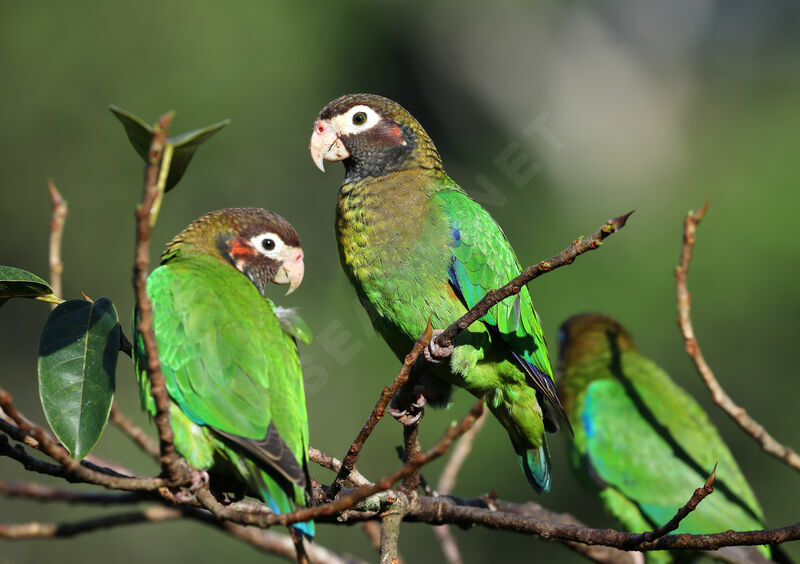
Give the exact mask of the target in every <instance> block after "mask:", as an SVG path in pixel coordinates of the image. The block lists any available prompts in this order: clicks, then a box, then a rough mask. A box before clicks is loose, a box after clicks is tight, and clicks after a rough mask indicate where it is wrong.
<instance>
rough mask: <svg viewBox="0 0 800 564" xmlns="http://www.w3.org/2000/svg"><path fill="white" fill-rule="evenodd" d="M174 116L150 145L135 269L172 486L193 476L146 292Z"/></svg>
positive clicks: (162, 449)
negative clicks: (178, 444)
mask: <svg viewBox="0 0 800 564" xmlns="http://www.w3.org/2000/svg"><path fill="white" fill-rule="evenodd" d="M172 117H173V114H172V113H168V114H165V115H164V116H162V117H161V118H160V119H159V120H158V123H157V124H156V127H155V128H154V134H153V141H152V143H151V144H150V151H149V153H148V165H147V170H146V182H145V187H144V191H143V194H142V201H141V203H140V204H139V205H138V207H137V209H136V262H135V264H134V268H133V287H134V290H135V293H136V307H137V310H138V315H139V322H138V323H137V325H136V330H137V331H138V332H139V334H141V336H142V340H143V341H144V345H145V351H146V357H147V358H146V370H147V377H148V378H149V379H150V393H151V394H152V396H153V399H154V400H155V405H156V414H155V417H153V420H154V421H155V424H156V428H157V429H158V436H159V439H160V454H161V456H160V462H161V468H162V469H163V470H164V472H165V473H166V475H167V480H168V482H169V484H170V485H173V486H175V485H178V484H181V483H185V482H187V481H188V477H189V476H188V471H187V469H186V468H185V466H184V465H182V464H181V461H180V458H179V457H178V453H177V451H176V450H175V444H174V442H173V441H174V438H175V437H174V434H173V432H172V427H171V426H170V424H169V409H170V400H169V396H168V395H167V387H166V383H165V380H164V374H163V372H162V371H161V361H160V360H159V358H158V346H157V345H156V338H155V334H154V332H153V305H152V303H151V302H150V298H149V296H148V295H147V290H146V284H147V276H148V268H149V264H150V234H151V232H152V229H153V222H154V216H153V214H152V212H153V208H154V206H156V205H157V202H158V201H159V199H160V197H161V195H162V194H163V193H164V190H163V183H162V184H161V185H159V182H160V180H161V179H162V177H165V176H166V174H165V171H164V169H166V170H168V169H169V162H168V157H169V155H170V154H171V145H169V144H167V128H168V127H169V124H170V121H172ZM162 157H165V158H163V159H162Z"/></svg>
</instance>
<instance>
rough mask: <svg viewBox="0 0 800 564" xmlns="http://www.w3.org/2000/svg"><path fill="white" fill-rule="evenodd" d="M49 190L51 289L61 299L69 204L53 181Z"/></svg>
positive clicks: (49, 181)
mask: <svg viewBox="0 0 800 564" xmlns="http://www.w3.org/2000/svg"><path fill="white" fill-rule="evenodd" d="M47 188H48V189H49V191H50V206H51V207H52V209H53V211H52V215H51V216H50V252H49V261H48V262H49V263H50V287H51V288H52V289H53V294H55V295H56V296H58V297H59V298H61V297H63V296H62V292H61V273H62V272H63V271H64V264H63V263H62V262H61V237H62V235H63V233H64V222H65V221H66V220H67V202H66V201H65V200H64V198H62V197H61V194H60V193H59V191H58V190H57V189H56V185H55V184H54V183H53V181H52V180H48V181H47ZM57 305H58V304H50V309H55V308H56V306H57Z"/></svg>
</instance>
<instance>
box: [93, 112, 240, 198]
mask: <svg viewBox="0 0 800 564" xmlns="http://www.w3.org/2000/svg"><path fill="white" fill-rule="evenodd" d="M109 109H110V110H111V112H112V113H113V114H114V115H115V116H116V117H117V119H118V120H119V121H120V122H122V125H123V127H124V128H125V133H127V134H128V139H129V140H130V142H131V145H133V148H134V149H136V152H137V153H139V156H140V157H142V158H143V159H144V161H145V162H147V160H148V153H149V151H150V143H152V141H153V127H152V126H151V125H148V124H147V123H145V122H144V120H142V119H141V118H139V117H138V116H135V115H133V114H132V113H130V112H127V111H125V110H123V109H121V108H118V107H116V106H109ZM230 122H231V120H229V119H226V120H224V121H221V122H219V123H215V124H213V125H209V126H208V127H203V128H202V129H195V130H194V131H190V132H188V133H182V134H180V135H176V136H174V137H170V138H169V139H167V143H169V144H170V145H172V146H173V147H174V153H173V155H172V164H171V165H170V170H169V175H168V176H167V183H166V186H165V187H164V191H165V192H168V191H169V190H170V189H172V188H173V187H174V186H175V185H176V184H177V183H178V182H179V181H180V179H181V178H183V174H184V173H185V172H186V169H187V167H188V166H189V162H190V161H191V160H192V157H193V156H194V153H195V151H197V149H198V148H200V145H202V144H203V143H205V142H206V141H207V140H208V139H209V138H211V136H212V135H214V134H215V133H216V132H217V131H219V130H220V129H222V128H223V127H225V126H226V125H228V124H229V123H230Z"/></svg>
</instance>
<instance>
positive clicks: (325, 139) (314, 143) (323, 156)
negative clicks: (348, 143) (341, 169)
mask: <svg viewBox="0 0 800 564" xmlns="http://www.w3.org/2000/svg"><path fill="white" fill-rule="evenodd" d="M308 149H309V151H311V159H312V160H313V161H314V164H315V165H317V168H318V169H320V170H321V171H322V172H325V165H324V164H323V162H324V161H341V160H344V159H346V158H347V157H349V156H350V152H349V151H348V150H347V148H346V147H345V146H344V143H343V142H342V140H341V138H340V137H339V134H338V132H337V131H336V129H335V128H334V127H333V125H332V124H331V122H330V121H329V120H326V119H318V120H317V121H316V122H315V123H314V132H313V133H312V134H311V142H310V143H309V144H308Z"/></svg>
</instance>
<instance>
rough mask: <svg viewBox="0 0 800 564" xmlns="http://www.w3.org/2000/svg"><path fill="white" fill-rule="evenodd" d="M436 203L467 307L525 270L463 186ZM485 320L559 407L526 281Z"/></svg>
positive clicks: (441, 194) (444, 193)
mask: <svg viewBox="0 0 800 564" xmlns="http://www.w3.org/2000/svg"><path fill="white" fill-rule="evenodd" d="M435 199H436V202H437V203H439V205H440V206H441V209H442V210H443V212H444V213H445V215H446V216H447V218H448V220H449V224H450V229H451V232H452V243H451V256H452V262H451V266H450V271H449V277H450V283H451V285H452V286H453V288H454V290H455V291H456V294H457V295H458V296H459V297H460V298H461V300H462V301H463V302H464V305H465V306H466V307H467V308H471V307H473V306H474V305H475V304H476V303H478V302H479V301H480V300H481V298H483V297H484V296H485V295H486V293H487V292H488V291H489V290H492V289H495V288H498V287H500V286H503V285H504V284H506V283H507V282H509V281H511V279H512V278H514V277H516V276H518V275H519V274H520V272H521V271H522V269H521V267H520V265H519V261H518V260H517V257H516V255H515V254H514V251H513V250H512V249H511V245H510V244H509V242H508V239H506V236H505V234H504V233H503V231H502V229H500V226H499V225H498V224H497V222H495V220H494V219H493V218H492V217H491V216H490V215H489V213H488V212H487V211H486V210H485V209H483V207H481V206H480V205H479V204H478V203H476V202H475V201H473V200H472V199H471V198H470V197H469V196H467V195H466V194H465V193H464V192H463V191H461V190H458V189H452V190H441V191H439V192H438V193H437V195H436V196H435ZM481 321H483V323H485V324H486V325H487V326H489V327H490V328H491V329H493V330H495V331H496V332H497V333H499V334H500V336H501V337H502V339H503V341H504V342H505V343H506V345H507V346H508V348H509V351H510V352H511V353H512V355H513V356H514V358H515V359H516V361H517V364H518V365H519V366H520V368H521V369H522V370H524V371H525V373H526V375H527V376H528V382H529V383H530V384H531V385H532V386H533V387H534V388H536V389H537V390H539V391H540V392H541V393H542V394H543V395H544V397H546V398H547V399H548V401H549V402H550V403H551V404H552V405H553V406H554V407H555V408H556V409H557V410H558V411H559V412H560V414H561V415H562V416H563V418H564V420H565V421H566V415H565V414H564V411H563V408H562V407H561V402H560V401H559V400H558V396H557V395H556V390H555V386H554V384H553V376H552V374H553V372H552V369H551V367H550V358H549V356H548V354H547V345H546V343H545V339H544V334H543V332H542V326H541V324H540V322H539V317H538V315H536V311H535V310H534V309H533V301H532V300H531V295H530V292H529V291H528V288H527V287H526V286H523V287H522V289H521V290H520V292H519V294H517V295H516V296H510V297H508V298H506V299H505V300H503V301H502V302H500V303H499V304H497V305H496V306H494V307H492V308H491V309H490V310H489V311H488V312H487V314H486V315H484V316H483V317H482V318H481Z"/></svg>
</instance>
